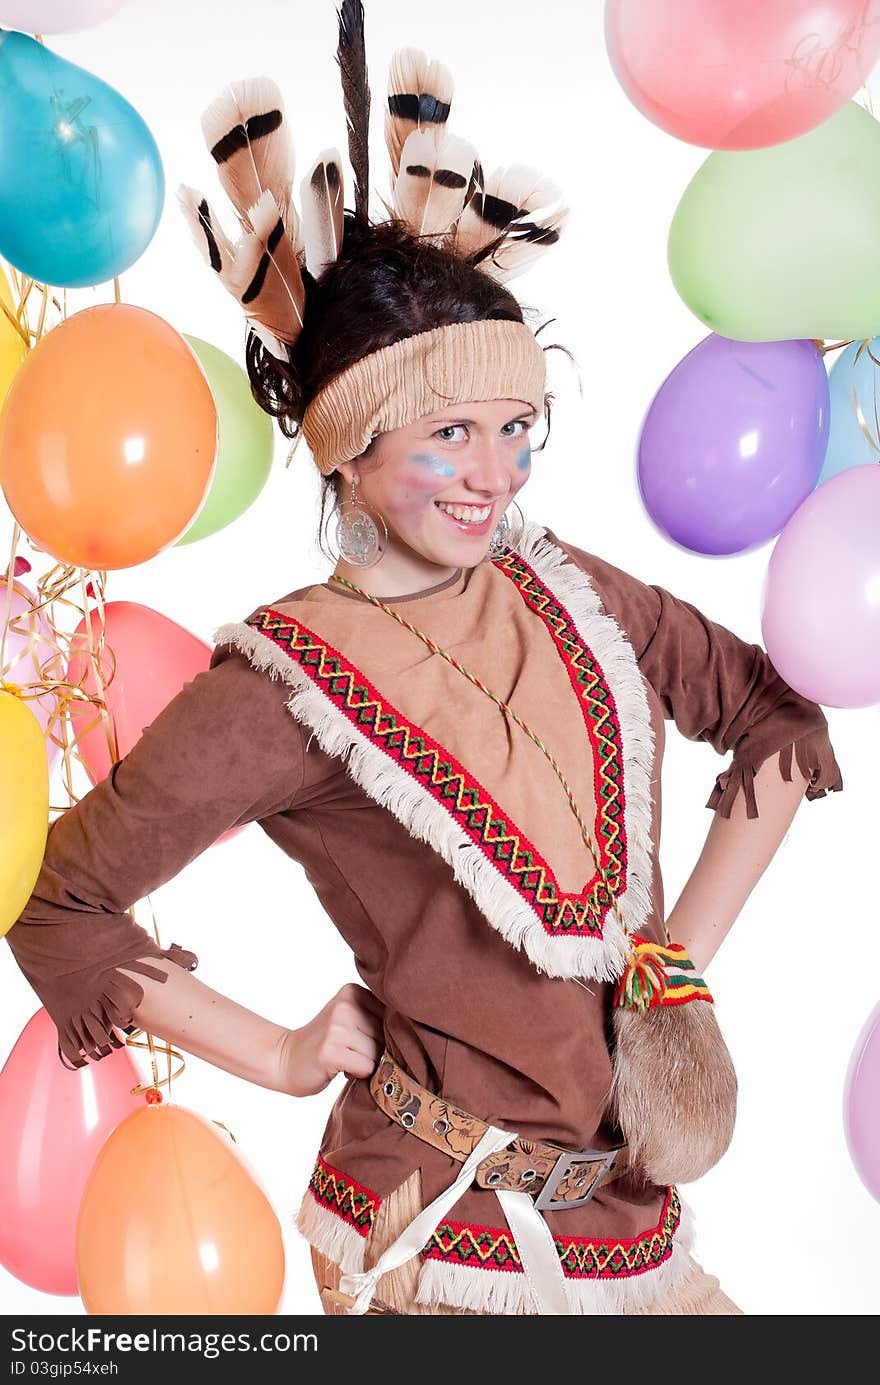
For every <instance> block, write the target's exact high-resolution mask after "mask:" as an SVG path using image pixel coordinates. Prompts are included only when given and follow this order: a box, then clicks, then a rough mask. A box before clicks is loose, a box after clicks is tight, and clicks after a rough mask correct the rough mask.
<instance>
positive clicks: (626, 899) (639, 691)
mask: <svg viewBox="0 0 880 1385" xmlns="http://www.w3.org/2000/svg"><path fill="white" fill-rule="evenodd" d="M519 550H520V552H521V553H522V556H523V557H524V558H525V560H526V562H527V563H530V564H531V566H532V567H533V568H534V569H535V572H536V573H537V574H538V576H539V577H540V579H541V581H542V582H543V583H544V585H545V586H546V587H548V588H549V589H550V591H552V592H553V595H554V596H555V597H557V598H558V600H559V601H560V603H561V604H562V605H563V606H564V607H565V609H566V610H567V611H568V614H569V615H570V616H571V618H572V621H573V622H574V625H575V627H576V629H577V631H578V634H579V635H580V637H581V639H582V640H583V641H584V644H586V645H587V646H588V647H589V649H591V650H592V652H593V654H594V655H595V656H596V659H597V661H598V663H599V666H600V668H601V670H602V673H603V675H604V677H605V681H606V682H607V684H608V686H609V688H610V689H611V693H612V696H613V698H614V703H615V706H616V707H617V716H618V720H619V723H620V734H621V739H622V741H623V788H624V796H625V799H626V806H625V811H624V826H625V830H626V846H627V858H628V865H629V869H628V873H627V881H626V889H625V890H624V891H623V892H622V893H621V894H620V895H618V897H617V906H618V908H619V909H620V913H621V917H622V918H623V921H624V924H625V927H626V930H627V932H628V933H636V932H638V930H639V928H640V927H641V926H642V925H643V924H644V922H645V920H646V919H647V918H648V916H649V914H650V912H651V908H652V893H653V845H652V837H651V824H652V810H653V801H652V796H651V782H652V778H653V773H654V728H653V727H652V725H651V711H650V707H649V705H648V695H647V693H646V691H645V683H644V679H643V677H642V672H641V669H640V668H639V665H638V660H637V659H636V655H635V650H634V649H633V647H632V645H631V644H630V642H629V640H628V639H627V637H626V635H625V634H624V633H623V631H622V630H621V628H620V626H619V625H618V623H617V621H616V620H615V619H614V617H613V616H611V615H609V614H608V613H607V612H606V611H605V610H604V609H603V607H602V603H601V601H600V599H599V596H598V594H597V592H596V590H595V588H594V587H593V584H592V582H591V581H590V578H589V575H588V574H587V573H586V572H584V571H583V569H582V568H579V567H577V566H576V565H575V564H574V563H573V562H572V561H571V559H570V558H569V556H568V554H567V553H565V552H563V550H562V549H561V548H558V547H557V546H556V544H554V543H551V541H550V540H549V539H548V538H547V537H546V531H545V530H544V529H543V526H541V525H539V524H535V523H534V522H532V521H530V522H529V523H528V524H527V525H526V527H525V531H524V533H523V537H522V540H521V542H520V544H519ZM612 917H613V913H612V910H611V909H609V912H608V915H607V917H606V920H605V929H606V931H607V929H608V925H609V921H610V919H611V918H612Z"/></svg>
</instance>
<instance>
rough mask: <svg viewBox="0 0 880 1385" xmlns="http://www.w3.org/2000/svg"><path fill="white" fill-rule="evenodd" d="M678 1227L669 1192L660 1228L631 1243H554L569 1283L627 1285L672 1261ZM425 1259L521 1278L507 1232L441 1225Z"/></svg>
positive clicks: (570, 1239)
mask: <svg viewBox="0 0 880 1385" xmlns="http://www.w3.org/2000/svg"><path fill="white" fill-rule="evenodd" d="M680 1221H681V1201H680V1199H679V1196H678V1193H677V1192H676V1190H675V1188H672V1187H670V1188H669V1190H668V1192H667V1195H666V1202H665V1203H664V1206H663V1211H662V1212H661V1214H660V1220H659V1222H658V1223H657V1225H656V1226H655V1227H654V1228H653V1230H651V1231H646V1232H644V1233H643V1234H642V1235H641V1236H636V1237H634V1238H633V1240H631V1241H600V1240H593V1239H591V1238H589V1237H586V1236H557V1235H554V1237H553V1240H554V1244H555V1246H556V1251H557V1254H558V1255H559V1259H560V1260H561V1262H562V1269H563V1273H564V1274H565V1276H566V1278H568V1279H626V1278H629V1277H630V1276H631V1275H636V1274H644V1273H645V1271H646V1270H653V1269H656V1268H657V1266H658V1265H661V1264H662V1263H663V1261H664V1260H668V1259H669V1256H670V1255H671V1254H672V1246H673V1237H674V1236H675V1232H676V1230H677V1229H678V1225H679V1222H680ZM421 1254H422V1256H423V1258H424V1259H425V1260H443V1261H445V1262H446V1264H451V1265H467V1266H468V1267H469V1268H473V1269H481V1270H505V1271H508V1272H513V1273H516V1274H522V1272H523V1267H522V1262H521V1260H520V1256H519V1251H518V1250H517V1248H516V1242H515V1241H514V1239H513V1236H512V1235H511V1233H510V1232H509V1231H508V1230H507V1228H506V1227H494V1226H470V1225H468V1224H467V1223H465V1222H453V1221H447V1222H441V1224H440V1225H439V1226H438V1227H437V1230H436V1231H435V1232H434V1234H433V1236H432V1237H431V1239H430V1240H429V1241H428V1244H427V1245H426V1246H425V1248H424V1249H423V1250H422V1252H421Z"/></svg>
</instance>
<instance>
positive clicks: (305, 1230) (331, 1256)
mask: <svg viewBox="0 0 880 1385" xmlns="http://www.w3.org/2000/svg"><path fill="white" fill-rule="evenodd" d="M294 1225H295V1226H296V1227H297V1229H298V1230H299V1231H301V1232H302V1234H303V1236H305V1238H306V1240H307V1241H308V1243H309V1245H311V1246H314V1247H315V1249H316V1250H319V1251H320V1252H321V1254H322V1255H326V1256H327V1259H328V1260H332V1261H333V1263H334V1265H338V1266H339V1267H340V1268H341V1269H342V1270H343V1272H344V1273H345V1274H358V1273H360V1271H361V1270H362V1269H363V1268H364V1251H365V1249H366V1244H367V1238H366V1237H365V1236H361V1235H360V1233H359V1232H358V1231H355V1229H354V1227H353V1226H349V1224H348V1222H347V1221H343V1219H342V1217H338V1216H337V1215H336V1213H335V1212H331V1211H330V1208H329V1207H322V1206H321V1203H320V1202H318V1200H317V1198H316V1197H315V1196H314V1194H313V1193H312V1192H311V1191H310V1190H309V1189H306V1192H305V1194H304V1196H303V1200H302V1202H301V1203H300V1208H299V1211H298V1212H297V1214H296V1220H295V1222H294Z"/></svg>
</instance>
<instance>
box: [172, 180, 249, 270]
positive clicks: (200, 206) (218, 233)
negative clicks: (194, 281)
mask: <svg viewBox="0 0 880 1385" xmlns="http://www.w3.org/2000/svg"><path fill="white" fill-rule="evenodd" d="M177 200H178V202H179V203H180V206H181V208H182V209H183V214H184V216H185V217H186V221H187V224H188V226H189V229H190V231H191V233H192V238H193V240H194V241H195V243H196V246H197V247H198V249H199V252H200V254H201V255H202V257H203V259H204V260H205V262H206V264H207V265H208V268H209V269H213V270H214V272H215V274H217V276H218V277H219V279H220V282H221V283H222V284H224V285H225V287H226V288H228V289H229V292H230V293H232V292H233V290H232V288H231V284H230V274H231V270H232V265H233V262H234V260H235V247H234V246H233V244H232V241H231V240H230V239H229V237H228V236H227V234H226V232H225V231H224V230H223V227H222V226H221V225H220V223H219V221H218V220H217V216H216V213H215V212H214V210H213V208H212V207H211V204H210V202H209V201H208V199H207V198H206V197H204V196H203V195H202V193H200V192H198V191H197V190H196V189H195V188H191V187H187V185H186V183H181V184H180V185H179V187H178V189H177Z"/></svg>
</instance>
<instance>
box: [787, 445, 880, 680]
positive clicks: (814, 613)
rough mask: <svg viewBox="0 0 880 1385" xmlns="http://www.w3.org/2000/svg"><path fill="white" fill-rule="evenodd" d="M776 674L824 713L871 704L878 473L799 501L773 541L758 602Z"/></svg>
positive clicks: (876, 672) (875, 660)
mask: <svg viewBox="0 0 880 1385" xmlns="http://www.w3.org/2000/svg"><path fill="white" fill-rule="evenodd" d="M762 604H763V615H762V633H763V637H764V644H765V646H766V649H767V653H768V654H769V655H770V659H771V661H772V663H773V666H774V667H775V669H776V671H777V672H778V673H779V674H780V675H781V676H782V677H783V678H784V679H785V681H786V682H787V683H790V684H791V686H792V687H793V688H795V689H796V690H797V691H798V692H799V693H803V695H804V696H805V697H809V698H810V699H811V700H812V701H813V702H821V703H823V704H824V705H825V706H826V707H869V706H872V705H873V704H874V703H876V702H880V466H854V467H850V468H849V469H848V470H847V471H842V472H840V473H839V474H838V475H837V476H832V477H831V478H830V480H828V481H825V482H824V483H823V485H821V486H819V488H818V490H815V491H813V493H812V495H809V496H807V499H806V500H805V501H804V503H803V504H802V505H801V506H799V508H798V509H797V510H796V511H795V513H794V514H793V515H792V517H791V519H790V520H789V521H788V524H786V526H785V528H784V529H783V531H782V533H781V534H780V536H779V538H778V540H777V542H776V546H775V548H774V549H773V553H772V555H771V558H770V563H769V566H768V569H767V577H766V580H765V583H764V592H763V602H762Z"/></svg>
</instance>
